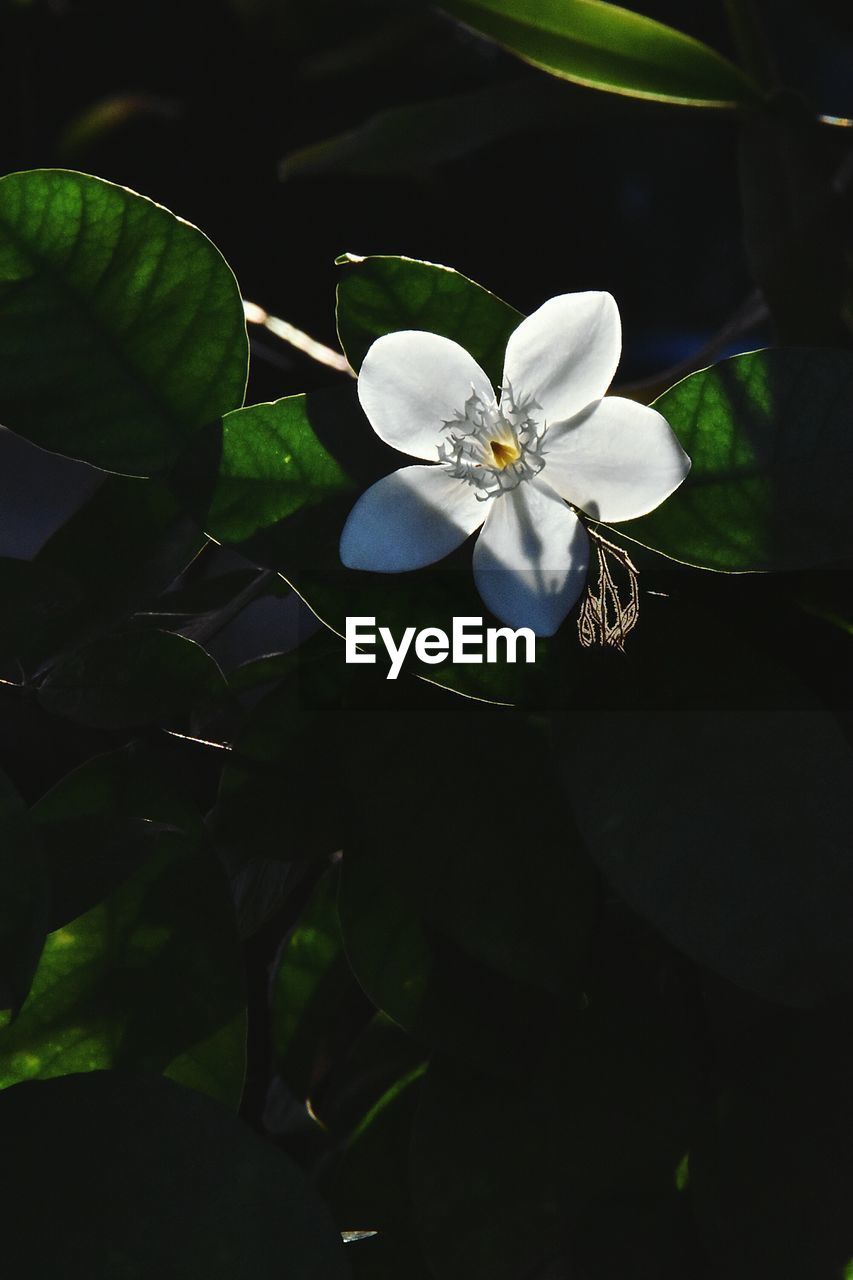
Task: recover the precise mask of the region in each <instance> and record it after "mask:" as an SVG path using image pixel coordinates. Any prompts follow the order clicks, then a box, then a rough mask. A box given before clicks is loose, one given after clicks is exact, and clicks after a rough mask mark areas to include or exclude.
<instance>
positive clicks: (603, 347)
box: [340, 293, 690, 636]
mask: <svg viewBox="0 0 853 1280" xmlns="http://www.w3.org/2000/svg"><path fill="white" fill-rule="evenodd" d="M621 346H622V332H621V324H620V320H619V311H618V308H617V306H616V303H615V301H614V299H613V298H612V297H611V296H610V294H609V293H567V294H563V295H562V296H560V297H557V298H551V299H550V300H549V301H548V302H546V303H545V304H544V305H543V306H541V307H540V308H539V310H538V311H535V312H534V313H533V315H531V316H529V317H528V318H527V319H526V320H522V322H521V324H520V325H519V326H518V328H517V329H516V330H515V331H514V333H513V334H512V335H511V337H510V340H509V343H508V345H507V349H506V357H505V361H504V371H503V382H502V386H501V391H500V397H499V398H496V396H495V393H494V391H493V390H492V387H491V384H490V382H489V379H488V378H487V377H486V375H485V373H483V370H482V369H481V368H480V366H479V365H478V364H477V362H476V361H475V360H474V358H473V356H471V355H469V353H468V352H467V351H465V350H464V348H462V347H460V346H459V345H458V343H455V342H451V341H450V339H448V338H442V337H440V336H439V335H438V334H436V333H426V332H418V331H410V330H407V331H403V332H400V333H389V334H387V335H386V336H385V337H382V338H378V339H377V341H376V342H374V343H373V345H372V347H371V348H370V350H369V351H368V353H367V355H366V356H365V359H364V363H363V365H362V367H361V373H360V374H359V378H358V396H359V400H360V401H361V406H362V408H363V409H364V412H365V413H366V414H367V417H368V419H369V421H370V424H371V426H372V427H373V429H374V431H375V432H376V434H377V435H378V436H380V437H381V439H382V440H384V441H385V442H386V444H389V445H392V446H393V447H394V448H395V449H399V450H401V451H402V452H403V453H407V454H410V455H411V456H413V457H415V458H423V459H425V460H426V462H427V463H428V464H431V465H424V466H408V467H403V468H402V470H400V471H395V472H394V473H393V474H392V475H389V476H386V477H385V478H384V479H382V480H379V481H378V482H377V483H376V484H374V485H373V486H372V487H371V488H370V489H368V490H367V492H366V493H364V494H362V496H361V497H360V498H359V500H358V502H357V503H356V504H355V506H354V507H353V509H352V511H351V512H350V514H349V518H348V519H347V522H346V525H345V526H344V530H343V533H342V534H341V545H340V555H341V559H342V561H343V563H344V564H345V565H347V566H348V567H349V568H352V569H369V570H373V571H374V572H379V573H400V572H402V571H404V570H408V569H420V568H422V567H423V566H424V565H428V564H433V563H434V562H435V561H436V560H441V559H442V558H443V557H444V556H446V555H448V554H449V553H450V552H451V551H454V550H455V549H456V548H457V547H458V546H460V545H461V544H462V543H463V542H464V541H465V539H466V538H467V537H469V535H470V534H472V533H473V532H474V531H475V530H476V529H479V528H480V526H482V530H481V532H480V535H479V537H478V538H477V542H476V544H475V547H474V579H475V582H476V584H477V589H478V591H479V593H480V595H481V596H482V598H483V600H484V601H485V603H486V604H487V605H488V607H489V608H490V609H491V611H492V612H493V613H494V614H496V616H497V617H498V618H500V619H501V621H503V622H506V623H509V624H510V625H511V626H513V627H521V626H527V627H531V628H532V629H533V631H535V632H536V634H537V635H543V636H547V635H553V633H554V632H555V631H556V630H557V628H558V627H559V626H560V623H561V622H562V621H563V619H564V618H565V616H566V614H567V613H568V612H569V610H570V609H571V607H572V605H573V604H574V603H575V601H576V600H577V599H578V597H579V596H580V594H581V592H582V591H583V588H584V584H585V582H586V576H587V568H588V563H589V538H588V535H587V532H586V530H585V528H584V525H583V522H582V521H581V519H580V518H579V516H578V515H577V514H576V512H582V513H584V514H585V515H587V516H591V517H593V518H594V519H596V520H603V521H606V522H608V523H613V522H618V521H620V520H633V519H634V518H635V517H636V516H642V515H645V514H646V513H647V512H649V511H652V510H654V508H655V507H657V506H659V505H660V503H661V502H663V501H664V499H665V498H667V497H669V495H670V494H671V493H672V492H673V490H675V489H677V488H678V486H679V485H680V484H681V482H682V480H683V479H684V477H685V476H686V475H687V472H688V471H689V469H690V459H689V458H688V457H687V454H686V453H685V452H684V450H683V449H682V448H681V446H680V444H679V443H678V440H677V439H676V437H675V435H674V433H673V431H672V430H671V428H670V426H669V424H668V423H667V422H666V420H665V419H664V418H663V417H662V416H661V415H660V414H659V413H658V412H656V410H654V409H650V408H647V407H646V406H645V405H641V404H637V403H636V402H635V401H633V400H623V399H621V398H620V397H618V396H608V397H607V398H606V399H605V398H603V397H604V393H605V392H606V390H607V388H608V387H609V385H610V382H611V380H612V378H613V375H614V373H615V372H616V366H617V365H618V363H619V356H620V353H621Z"/></svg>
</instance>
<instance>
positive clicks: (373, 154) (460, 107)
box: [279, 77, 600, 262]
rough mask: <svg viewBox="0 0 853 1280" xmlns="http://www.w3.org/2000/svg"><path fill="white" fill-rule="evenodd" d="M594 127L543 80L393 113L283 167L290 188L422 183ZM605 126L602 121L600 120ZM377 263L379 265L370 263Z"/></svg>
mask: <svg viewBox="0 0 853 1280" xmlns="http://www.w3.org/2000/svg"><path fill="white" fill-rule="evenodd" d="M581 115H583V116H584V117H585V119H586V121H587V122H588V119H589V99H588V95H583V105H581V103H580V102H579V101H578V100H577V99H575V98H572V97H570V95H569V94H568V93H567V91H566V88H565V86H564V85H555V84H554V83H553V82H552V81H549V80H543V79H542V78H541V77H537V78H531V79H525V80H523V81H518V82H516V83H511V84H507V83H506V82H505V81H503V80H502V81H501V82H500V83H499V84H496V85H489V86H488V87H487V88H485V89H474V90H470V91H469V92H467V93H458V94H453V95H452V96H451V97H446V98H433V99H431V100H430V101H429V102H415V103H410V104H406V105H405V106H399V107H390V108H389V109H388V110H386V111H382V112H380V113H379V114H378V115H375V116H371V118H370V119H369V120H366V121H365V122H364V124H361V125H358V126H357V127H356V128H355V129H348V130H347V131H346V133H341V134H338V135H337V136H335V137H333V138H327V139H325V140H324V141H323V142H314V143H312V144H311V145H310V146H307V147H303V148H301V149H300V150H298V151H293V152H291V153H290V155H288V156H287V157H286V159H284V160H283V161H282V163H281V167H280V170H279V172H280V175H281V177H282V178H283V179H285V180H290V179H292V178H301V177H305V176H308V177H311V176H313V175H314V174H325V173H355V174H366V175H370V176H374V175H385V174H392V173H394V174H396V173H400V174H404V175H408V176H414V175H419V174H422V173H423V172H424V170H428V169H431V168H434V167H435V166H437V165H443V164H448V163H451V162H452V161H454V160H457V159H459V158H461V157H462V156H466V155H468V154H470V153H471V152H473V151H478V150H480V149H481V148H482V147H486V146H489V145H491V144H493V143H495V142H498V141H500V140H501V139H504V138H514V137H515V136H516V135H517V134H519V133H524V132H526V131H527V130H531V129H536V128H537V127H539V128H541V127H542V124H543V121H544V120H547V124H548V128H549V129H553V128H554V127H555V126H559V125H560V124H576V123H578V121H579V119H580V118H581ZM599 118H600V117H599ZM370 261H372V262H376V261H377V259H370Z"/></svg>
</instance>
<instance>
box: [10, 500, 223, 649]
mask: <svg viewBox="0 0 853 1280" xmlns="http://www.w3.org/2000/svg"><path fill="white" fill-rule="evenodd" d="M203 544H204V538H203V536H202V534H201V532H200V530H199V529H198V527H197V525H195V524H194V522H193V521H192V520H190V519H189V517H188V516H186V515H185V514H184V512H183V511H182V509H181V508H180V507H179V506H178V504H177V503H176V501H175V499H174V498H173V497H172V495H171V494H170V493H169V492H168V490H167V489H166V488H165V487H164V486H163V485H161V484H159V483H158V482H157V481H153V480H129V479H125V478H123V477H119V476H107V477H105V478H104V483H103V484H102V485H101V487H100V489H99V490H98V492H97V493H96V494H95V495H94V496H93V497H92V498H90V499H89V501H88V502H87V503H86V505H85V506H84V507H82V508H81V509H80V510H79V511H78V512H77V514H76V515H75V516H73V518H72V519H71V520H69V521H68V523H67V524H66V525H64V526H63V527H62V528H61V529H60V530H58V531H57V533H55V534H54V535H53V537H52V538H51V539H50V540H49V541H48V542H47V543H46V544H45V546H44V547H43V548H42V550H41V551H40V552H39V554H38V556H37V557H36V559H35V560H34V561H32V562H30V563H27V562H23V561H19V560H0V593H1V594H2V597H3V600H4V602H5V607H4V609H3V610H2V611H0V649H2V652H3V653H4V654H6V655H8V656H9V657H10V658H14V659H17V660H19V661H20V662H22V663H23V665H24V667H25V668H26V669H27V670H28V671H30V672H32V671H34V670H36V669H37V668H38V667H39V666H40V665H41V663H42V662H43V661H44V660H45V659H46V658H48V657H50V656H51V655H52V654H54V653H55V652H56V651H57V650H58V649H60V648H65V647H66V646H68V645H69V644H72V643H80V642H81V641H83V640H86V639H89V638H91V637H92V636H94V635H96V634H97V633H98V632H99V631H100V630H102V629H103V628H104V627H105V626H107V625H110V624H113V623H115V622H119V621H122V620H124V619H126V618H128V617H129V616H130V615H131V614H132V613H133V612H134V611H135V610H137V609H141V608H143V607H144V606H146V605H149V604H150V603H151V602H152V601H153V600H154V599H155V598H156V597H157V596H158V595H159V594H160V592H161V591H163V590H164V589H165V588H166V587H167V586H169V584H170V583H171V582H173V581H174V579H175V578H176V577H177V576H178V575H179V574H180V573H181V572H182V570H183V569H185V568H186V566H187V565H188V564H189V563H190V561H191V560H192V559H193V558H194V557H195V556H196V555H197V554H198V552H199V550H200V549H201V547H202V546H203ZM119 561H120V564H121V572H118V573H117V572H116V564H117V562H119Z"/></svg>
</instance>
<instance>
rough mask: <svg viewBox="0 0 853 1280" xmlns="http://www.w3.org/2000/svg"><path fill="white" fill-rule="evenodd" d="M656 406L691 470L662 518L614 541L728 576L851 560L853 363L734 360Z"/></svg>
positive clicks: (812, 357)
mask: <svg viewBox="0 0 853 1280" xmlns="http://www.w3.org/2000/svg"><path fill="white" fill-rule="evenodd" d="M655 407H656V408H657V409H659V410H660V412H661V413H662V414H663V415H664V417H665V418H666V419H667V421H668V422H669V423H670V425H671V426H672V427H673V429H674V430H675V432H676V433H677V435H678V437H679V439H680V440H681V443H682V445H683V446H684V448H685V449H686V450H687V453H688V454H689V455H690V457H691V459H692V461H693V466H692V468H691V470H690V474H689V475H688V477H687V479H686V480H685V482H684V484H683V485H682V486H681V488H680V489H678V490H677V491H676V492H675V493H674V494H673V495H672V497H671V498H668V499H667V501H666V502H665V503H663V505H662V506H660V507H659V508H658V509H657V511H653V512H652V513H651V515H648V516H644V517H643V518H642V519H641V520H634V521H631V522H630V523H628V524H622V525H618V526H616V532H617V533H625V534H628V535H629V536H630V537H632V538H636V540H637V541H638V542H641V543H643V545H644V546H647V547H651V548H652V549H653V550H655V551H661V552H663V554H664V555H667V556H671V557H672V558H673V559H675V560H681V561H684V562H685V563H687V564H692V565H698V566H699V567H701V568H705V569H719V570H724V571H727V572H742V571H744V570H768V569H799V568H810V567H812V566H814V565H820V564H826V563H828V562H830V561H833V560H842V559H844V558H845V557H848V556H850V555H853V503H851V501H850V474H851V469H853V433H851V431H850V416H851V412H853V355H851V354H849V353H848V352H846V351H819V350H809V349H806V348H797V347H790V348H778V349H769V350H766V351H755V352H752V353H750V354H748V355H742V356H734V357H733V358H732V359H730V360H724V361H722V363H720V364H717V365H713V366H712V367H711V368H710V369H703V370H701V372H699V373H694V374H691V375H690V377H688V378H685V379H684V380H683V381H682V382H679V383H677V384H676V385H675V386H674V387H672V388H671V390H669V391H666V392H664V394H663V395H662V396H661V397H660V398H659V399H658V400H656V401H655Z"/></svg>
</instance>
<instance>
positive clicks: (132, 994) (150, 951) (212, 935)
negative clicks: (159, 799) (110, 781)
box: [0, 833, 245, 1106]
mask: <svg viewBox="0 0 853 1280" xmlns="http://www.w3.org/2000/svg"><path fill="white" fill-rule="evenodd" d="M242 987H243V982H242V964H241V958H240V952H239V945H238V940H237V932H236V926H235V921H234V914H233V908H232V905H231V900H230V896H229V894H228V889H227V884H226V881H225V878H224V876H223V874H222V871H221V869H220V867H219V866H218V864H217V863H216V862H215V861H214V860H213V858H212V856H211V855H210V853H209V852H208V851H207V850H199V849H197V848H195V847H194V846H193V844H192V842H189V843H188V842H187V841H186V840H185V839H184V838H182V837H179V836H177V835H171V834H169V833H165V834H163V835H161V836H160V840H159V850H158V852H157V853H156V855H155V856H153V857H149V859H148V860H147V861H146V862H145V863H144V864H143V865H142V866H141V867H140V868H139V870H137V871H136V873H135V874H134V875H132V876H131V877H130V879H128V880H127V881H126V882H125V883H124V884H123V885H122V886H121V887H120V888H119V889H117V890H116V891H115V892H114V893H113V894H112V895H111V896H110V897H108V898H107V899H106V900H105V901H104V902H102V903H100V904H99V905H98V906H95V907H93V908H92V909H91V910H90V911H88V912H86V914H85V915H82V916H79V917H78V918H77V919H75V920H71V921H70V922H69V923H68V924H66V925H64V926H63V927H62V928H60V929H57V930H55V931H54V932H53V933H51V934H49V935H48V937H47V939H46V941H45V947H44V951H43V952H42V957H41V961H40V963H39V967H38V970H37V971H36V974H35V977H34V979H33V984H32V988H31V991H30V994H29V997H28V999H27V1001H26V1003H25V1004H24V1007H23V1009H22V1010H21V1013H20V1015H19V1017H18V1018H17V1020H16V1021H15V1022H14V1023H12V1025H11V1026H10V1027H8V1028H6V1030H5V1031H2V1032H0V1085H2V1086H3V1087H8V1086H9V1085H13V1084H16V1083H18V1082H19V1081H22V1080H33V1079H47V1078H49V1077H51V1076H61V1075H72V1074H74V1073H76V1072H85V1071H100V1070H103V1069H105V1068H113V1067H115V1068H133V1069H138V1070H144V1071H154V1072H164V1073H166V1074H168V1075H170V1076H171V1077H172V1078H173V1079H175V1080H179V1081H181V1082H182V1083H184V1084H187V1085H190V1086H191V1087H193V1088H195V1089H199V1090H201V1091H202V1092H203V1093H209V1094H211V1095H212V1096H214V1097H216V1098H219V1099H221V1100H222V1101H224V1102H228V1103H230V1104H231V1105H234V1106H236V1104H237V1102H238V1101H239V1098H240V1092H241V1090H242V1086H243V1070H244V1053H245V1021H244V1009H243V989H242Z"/></svg>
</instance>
